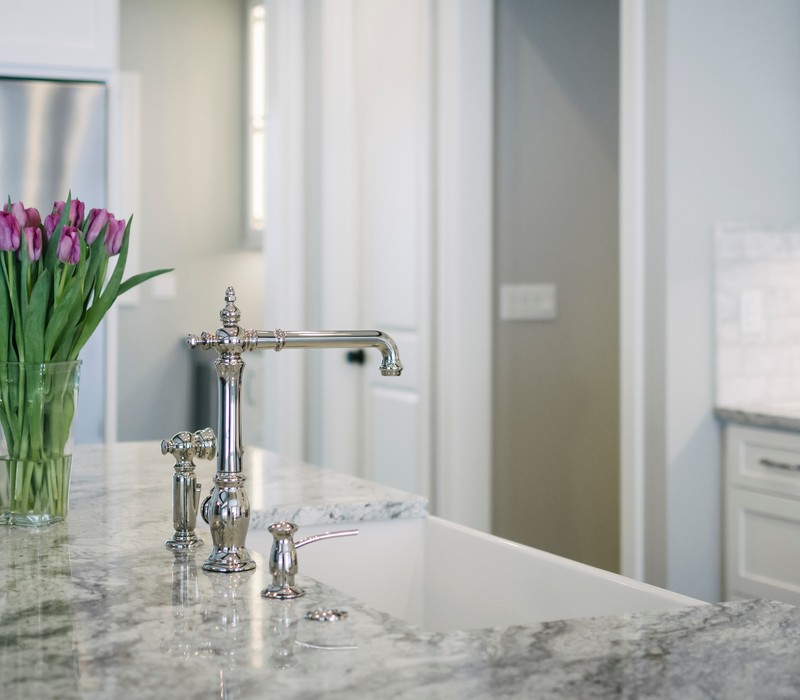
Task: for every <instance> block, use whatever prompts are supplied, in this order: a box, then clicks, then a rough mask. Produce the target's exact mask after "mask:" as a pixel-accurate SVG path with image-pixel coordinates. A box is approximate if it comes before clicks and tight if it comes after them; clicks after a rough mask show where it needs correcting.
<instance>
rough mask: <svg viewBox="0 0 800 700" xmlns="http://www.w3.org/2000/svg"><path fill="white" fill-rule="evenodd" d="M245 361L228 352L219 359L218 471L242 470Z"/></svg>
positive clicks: (216, 363) (217, 367) (235, 471)
mask: <svg viewBox="0 0 800 700" xmlns="http://www.w3.org/2000/svg"><path fill="white" fill-rule="evenodd" d="M244 365H245V363H244V360H242V357H241V355H240V354H238V353H224V354H222V355H220V356H219V357H218V358H217V359H216V360H215V361H214V366H215V367H216V370H217V378H218V385H217V436H218V443H219V446H218V451H217V471H218V472H220V473H223V472H224V473H235V474H239V473H241V471H242V453H243V450H242V428H241V424H240V415H241V408H240V407H241V400H242V371H243V370H244Z"/></svg>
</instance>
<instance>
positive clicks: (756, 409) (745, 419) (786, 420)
mask: <svg viewBox="0 0 800 700" xmlns="http://www.w3.org/2000/svg"><path fill="white" fill-rule="evenodd" d="M714 414H715V415H716V416H717V417H718V418H720V419H722V420H724V421H727V422H730V423H738V424H740V425H750V426H753V427H756V428H774V429H776V430H793V431H795V432H800V403H794V402H793V403H787V402H782V403H769V402H763V403H751V404H744V405H737V406H716V407H715V408H714Z"/></svg>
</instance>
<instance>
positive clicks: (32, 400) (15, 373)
mask: <svg viewBox="0 0 800 700" xmlns="http://www.w3.org/2000/svg"><path fill="white" fill-rule="evenodd" d="M80 365H81V361H80V360H74V361H71V362H45V363H33V362H30V363H28V362H0V427H2V441H0V521H4V522H5V523H7V524H10V525H15V526H18V527H42V526H45V525H50V524H52V523H55V522H58V521H59V520H64V518H66V517H67V509H68V506H69V486H70V477H71V474H72V448H73V440H74V424H75V421H74V418H75V407H76V406H77V401H78V384H79V381H80Z"/></svg>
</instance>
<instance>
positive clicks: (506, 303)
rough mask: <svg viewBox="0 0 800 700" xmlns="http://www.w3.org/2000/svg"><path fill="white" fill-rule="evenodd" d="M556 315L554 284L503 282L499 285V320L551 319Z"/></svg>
mask: <svg viewBox="0 0 800 700" xmlns="http://www.w3.org/2000/svg"><path fill="white" fill-rule="evenodd" d="M556 315H557V314H556V286H555V285H554V284H504V285H502V286H501V287H500V320H501V321H552V320H554V319H555V318H556Z"/></svg>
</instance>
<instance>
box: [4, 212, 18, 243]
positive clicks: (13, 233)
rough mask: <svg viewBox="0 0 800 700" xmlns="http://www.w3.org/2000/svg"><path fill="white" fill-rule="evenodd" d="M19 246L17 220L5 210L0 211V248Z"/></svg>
mask: <svg viewBox="0 0 800 700" xmlns="http://www.w3.org/2000/svg"><path fill="white" fill-rule="evenodd" d="M18 248H19V222H18V221H17V219H16V218H15V217H14V215H13V214H10V213H8V212H6V211H2V212H0V250H17V249H18Z"/></svg>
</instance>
